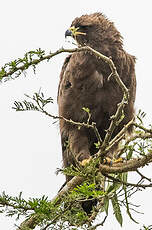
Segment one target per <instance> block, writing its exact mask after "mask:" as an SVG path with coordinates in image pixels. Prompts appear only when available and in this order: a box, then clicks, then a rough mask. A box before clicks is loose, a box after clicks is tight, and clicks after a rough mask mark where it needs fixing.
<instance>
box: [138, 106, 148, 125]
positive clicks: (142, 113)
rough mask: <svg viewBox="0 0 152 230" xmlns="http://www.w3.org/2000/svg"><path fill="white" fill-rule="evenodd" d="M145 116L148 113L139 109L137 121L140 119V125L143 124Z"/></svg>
mask: <svg viewBox="0 0 152 230" xmlns="http://www.w3.org/2000/svg"><path fill="white" fill-rule="evenodd" d="M145 116H146V113H145V112H143V111H141V109H139V111H138V114H137V115H136V117H137V119H138V121H139V123H140V124H143V119H144V118H145Z"/></svg>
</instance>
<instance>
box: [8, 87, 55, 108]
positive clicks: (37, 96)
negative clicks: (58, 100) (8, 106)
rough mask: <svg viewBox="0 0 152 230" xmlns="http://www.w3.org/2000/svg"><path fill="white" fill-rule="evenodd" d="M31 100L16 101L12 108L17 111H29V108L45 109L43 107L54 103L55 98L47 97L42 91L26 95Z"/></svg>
mask: <svg viewBox="0 0 152 230" xmlns="http://www.w3.org/2000/svg"><path fill="white" fill-rule="evenodd" d="M25 96H26V97H28V98H29V99H31V100H32V101H33V102H31V101H27V100H24V101H22V102H20V101H15V102H14V107H12V109H15V110H16V111H27V110H36V111H40V112H42V111H43V108H44V107H45V106H46V105H47V104H49V103H53V99H52V98H51V97H48V98H45V97H44V94H43V93H42V92H40V91H39V92H38V93H34V95H33V97H31V96H29V95H26V94H25Z"/></svg>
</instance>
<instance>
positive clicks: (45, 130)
mask: <svg viewBox="0 0 152 230" xmlns="http://www.w3.org/2000/svg"><path fill="white" fill-rule="evenodd" d="M0 6H1V13H0V29H1V36H0V65H1V66H2V65H3V64H5V63H6V62H8V61H11V60H14V59H16V58H19V57H23V55H24V53H25V52H27V51H30V50H33V49H36V48H42V49H45V50H46V51H50V50H51V51H55V50H57V49H59V48H60V47H61V46H63V45H64V44H65V39H64V33H65V31H66V29H67V28H68V27H69V26H70V24H71V22H72V20H73V19H74V18H75V17H77V16H81V15H82V14H85V13H93V12H96V11H99V12H103V13H104V14H105V15H106V16H108V18H109V19H111V20H112V21H114V22H115V25H116V27H117V28H118V29H119V31H120V32H121V34H122V36H123V37H124V47H125V49H126V50H127V51H128V52H129V53H130V54H132V55H135V56H136V57H137V64H136V75H137V85H138V87H137V100H136V110H137V111H138V109H142V110H144V111H145V112H146V113H147V123H150V122H152V119H151V115H152V109H151V106H149V103H151V91H152V89H151V83H152V80H151V51H152V46H151V41H152V34H151V21H152V16H151V1H150V0H146V1H139V0H134V1H132V0H127V1H121V0H117V1H112V0H102V1H101V0H99V1H98V0H94V1H87V0H84V1H81V0H77V1H70V0H67V1H59V0H56V1H49V0H43V1H41V0H40V1H36V0H22V1H20V0H13V1H9V0H5V1H4V0H2V1H1V3H0ZM65 56H66V55H65V54H61V55H58V56H57V57H55V58H53V59H52V60H51V61H50V62H49V63H42V64H40V65H39V66H38V68H37V74H36V76H35V75H34V74H33V73H32V71H31V70H29V71H27V76H26V77H24V76H23V77H20V78H18V79H16V80H12V81H8V82H6V83H4V84H0V98H1V100H0V109H1V124H0V128H1V132H0V140H1V145H0V151H1V167H0V181H1V186H0V191H4V190H5V191H6V193H8V194H10V195H12V196H16V195H18V194H19V192H20V191H23V196H24V197H25V198H28V197H41V196H42V195H44V194H45V195H47V196H49V198H50V199H51V198H52V197H53V196H54V195H55V194H56V193H57V191H58V189H59V188H60V186H61V185H62V184H63V182H64V177H63V176H62V175H58V176H56V175H55V171H56V168H59V167H61V166H62V162H61V147H60V135H59V128H58V124H57V123H56V124H52V122H53V120H50V119H49V118H47V117H46V116H44V115H42V114H40V113H37V112H15V111H13V110H12V109H11V107H12V106H13V102H14V101H15V100H22V99H24V98H25V97H24V93H26V94H30V95H32V94H33V93H34V92H37V91H38V90H39V88H40V87H41V88H42V90H43V92H44V93H46V95H48V96H52V97H53V98H54V105H53V106H52V107H51V108H50V111H51V113H52V114H57V104H56V95H57V86H58V81H59V73H60V69H61V66H62V63H63V61H64V58H65ZM150 170H151V166H150V167H149V168H146V169H144V173H145V174H146V175H147V176H148V175H149V176H150ZM150 192H151V191H150V189H149V190H147V191H146V192H143V193H141V192H139V193H138V194H137V195H135V196H136V197H134V201H135V202H137V203H138V204H141V207H140V209H139V210H140V211H142V212H144V213H145V214H144V215H139V214H136V213H135V214H134V215H135V217H136V219H137V220H138V221H139V222H140V225H136V224H134V223H133V222H131V220H129V218H128V217H126V219H125V220H124V225H123V228H120V227H119V224H118V223H117V222H116V221H115V219H114V217H113V215H111V216H110V217H109V219H108V220H107V223H106V224H105V227H104V228H106V229H108V230H114V229H117V230H119V229H124V230H128V228H129V227H130V228H131V229H134V230H139V229H140V227H141V226H142V225H143V224H145V225H150V224H152V223H151V213H150V212H149V200H150V202H151V193H150ZM150 208H151V207H150ZM124 213H125V212H124ZM14 223H15V224H19V222H16V221H15V220H14V219H10V218H6V217H3V216H2V215H0V229H3V230H5V229H7V230H9V229H11V230H13V229H15V227H14Z"/></svg>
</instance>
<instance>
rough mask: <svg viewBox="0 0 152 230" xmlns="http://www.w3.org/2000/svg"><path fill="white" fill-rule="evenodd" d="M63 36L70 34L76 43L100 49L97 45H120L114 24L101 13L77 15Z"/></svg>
mask: <svg viewBox="0 0 152 230" xmlns="http://www.w3.org/2000/svg"><path fill="white" fill-rule="evenodd" d="M65 36H72V37H73V38H74V39H75V40H76V41H77V43H78V45H81V46H84V45H89V46H91V47H92V48H94V49H97V50H100V48H99V46H103V44H107V45H109V46H115V45H116V46H117V48H118V46H119V47H121V46H122V37H121V35H120V33H119V32H118V30H117V29H116V28H115V26H114V24H113V23H112V22H111V21H109V20H108V19H107V18H106V17H105V16H104V15H103V14H101V13H94V14H90V15H87V14H86V15H82V16H81V17H77V18H75V19H74V21H73V22H72V24H71V27H70V28H69V29H68V30H67V31H66V32H65Z"/></svg>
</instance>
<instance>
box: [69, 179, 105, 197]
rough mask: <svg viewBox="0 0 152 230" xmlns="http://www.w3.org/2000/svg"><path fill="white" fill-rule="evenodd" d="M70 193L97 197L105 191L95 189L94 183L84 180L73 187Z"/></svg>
mask: <svg viewBox="0 0 152 230" xmlns="http://www.w3.org/2000/svg"><path fill="white" fill-rule="evenodd" d="M72 195H73V196H75V197H76V196H78V197H80V198H85V199H87V198H90V197H92V198H99V196H100V197H101V196H104V195H105V192H104V191H101V190H97V188H96V185H95V184H88V183H86V182H84V183H83V184H82V185H80V186H77V187H76V188H74V190H73V191H72Z"/></svg>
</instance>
